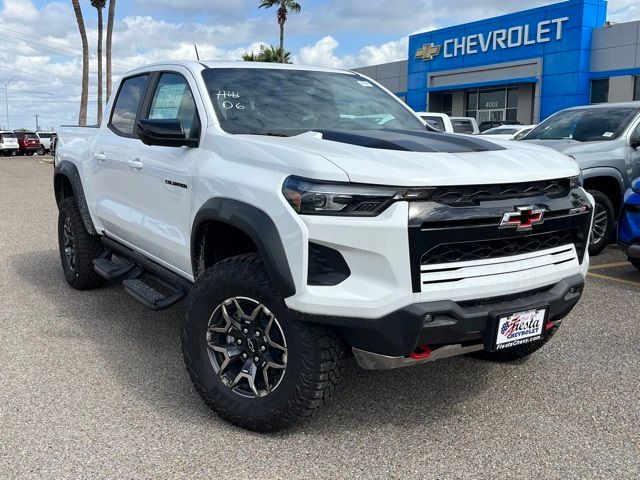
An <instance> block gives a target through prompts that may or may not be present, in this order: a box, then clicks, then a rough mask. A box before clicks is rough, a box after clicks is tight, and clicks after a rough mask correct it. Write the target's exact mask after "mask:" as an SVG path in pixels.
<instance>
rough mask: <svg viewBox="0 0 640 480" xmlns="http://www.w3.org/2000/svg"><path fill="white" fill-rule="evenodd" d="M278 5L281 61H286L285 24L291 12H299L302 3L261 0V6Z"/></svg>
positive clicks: (290, 0) (291, 0) (282, 0)
mask: <svg viewBox="0 0 640 480" xmlns="http://www.w3.org/2000/svg"><path fill="white" fill-rule="evenodd" d="M276 5H277V6H278V25H279V26H280V48H279V49H278V51H279V52H280V63H285V58H284V54H285V51H284V24H285V23H286V22H287V16H288V15H289V12H292V13H299V12H300V9H301V8H302V7H301V6H300V4H299V3H298V2H296V1H294V0H261V1H260V7H259V8H271V7H275V6H276Z"/></svg>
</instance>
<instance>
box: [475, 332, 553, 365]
mask: <svg viewBox="0 0 640 480" xmlns="http://www.w3.org/2000/svg"><path fill="white" fill-rule="evenodd" d="M558 328H560V326H559V325H556V326H555V327H553V328H551V329H550V330H547V332H546V334H545V336H544V338H543V339H542V340H538V341H537V342H531V343H525V344H524V345H519V346H517V347H511V348H507V349H505V350H498V351H496V352H488V351H486V350H480V351H479V352H473V353H472V354H470V356H472V357H475V358H479V359H481V360H489V361H491V362H498V363H505V362H514V361H516V360H522V359H523V358H526V357H528V356H529V355H531V354H532V353H535V352H537V351H538V350H540V349H541V348H542V347H544V346H545V345H546V344H547V342H548V341H549V340H551V337H553V335H554V334H555V333H556V332H557V331H558Z"/></svg>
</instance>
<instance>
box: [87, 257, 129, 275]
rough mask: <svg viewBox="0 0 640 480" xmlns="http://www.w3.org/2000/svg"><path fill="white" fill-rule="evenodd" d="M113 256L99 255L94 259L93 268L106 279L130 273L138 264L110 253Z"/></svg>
mask: <svg viewBox="0 0 640 480" xmlns="http://www.w3.org/2000/svg"><path fill="white" fill-rule="evenodd" d="M110 256H111V258H107V257H99V258H96V259H95V260H94V261H93V269H94V270H95V271H96V273H97V274H98V275H100V276H101V277H102V278H104V279H106V280H115V279H116V278H120V277H123V276H124V275H126V274H127V273H129V272H130V271H131V270H133V268H134V267H135V266H136V264H135V263H133V262H132V261H131V260H127V259H125V258H120V257H116V256H115V255H110Z"/></svg>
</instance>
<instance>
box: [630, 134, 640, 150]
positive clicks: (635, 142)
mask: <svg viewBox="0 0 640 480" xmlns="http://www.w3.org/2000/svg"><path fill="white" fill-rule="evenodd" d="M631 148H635V149H637V148H640V137H636V138H632V139H631Z"/></svg>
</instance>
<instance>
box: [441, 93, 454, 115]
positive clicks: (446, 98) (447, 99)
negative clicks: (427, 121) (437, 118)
mask: <svg viewBox="0 0 640 480" xmlns="http://www.w3.org/2000/svg"><path fill="white" fill-rule="evenodd" d="M442 113H446V114H447V115H449V116H451V115H453V94H452V93H446V94H444V95H442Z"/></svg>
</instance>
